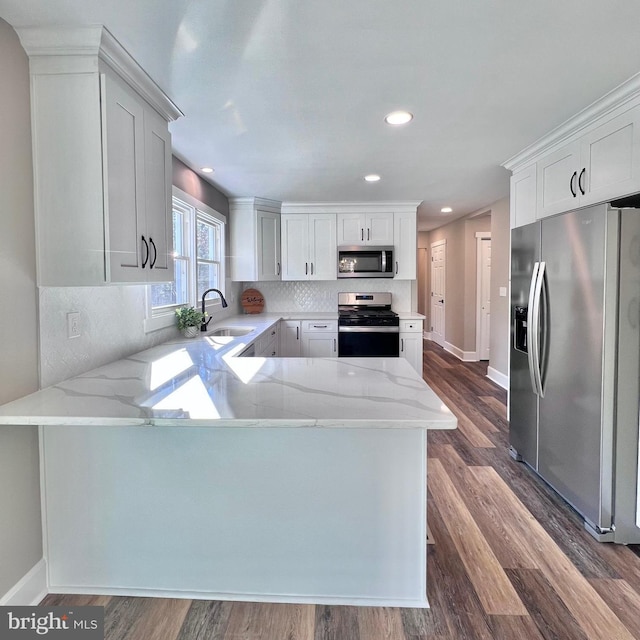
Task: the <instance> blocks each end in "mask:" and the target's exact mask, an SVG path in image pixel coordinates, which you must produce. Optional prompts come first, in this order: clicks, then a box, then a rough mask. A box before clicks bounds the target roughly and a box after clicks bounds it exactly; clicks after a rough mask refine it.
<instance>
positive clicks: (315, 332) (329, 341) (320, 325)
mask: <svg viewBox="0 0 640 640" xmlns="http://www.w3.org/2000/svg"><path fill="white" fill-rule="evenodd" d="M302 355H303V356H304V357H305V358H335V357H337V356H338V321H337V320H305V321H304V322H303V323H302Z"/></svg>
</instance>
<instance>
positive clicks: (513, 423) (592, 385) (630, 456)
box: [509, 205, 640, 543]
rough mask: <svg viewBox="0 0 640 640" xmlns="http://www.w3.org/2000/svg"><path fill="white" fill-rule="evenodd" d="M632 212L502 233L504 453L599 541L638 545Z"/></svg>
mask: <svg viewBox="0 0 640 640" xmlns="http://www.w3.org/2000/svg"><path fill="white" fill-rule="evenodd" d="M639 301H640V210H635V209H621V210H618V209H613V208H612V207H611V206H610V205H599V206H595V207H590V208H587V209H581V210H578V211H572V212H569V213H565V214H562V215H558V216H554V217H550V218H545V219H544V220H542V221H540V222H536V223H534V224H530V225H527V226H524V227H520V228H517V229H514V230H513V231H512V234H511V354H510V356H511V358H510V389H509V418H510V444H511V454H512V456H513V457H514V458H515V459H516V460H523V461H524V462H526V463H527V464H528V465H529V466H531V468H532V469H534V470H535V471H536V472H537V473H538V474H539V475H540V476H541V477H542V478H543V479H544V480H545V481H546V482H547V483H548V484H549V485H551V486H552V487H553V488H554V489H555V490H556V491H557V492H558V493H559V494H560V495H561V496H563V497H564V499H565V500H566V501H567V502H568V503H569V504H570V505H572V506H573V507H574V509H575V510H576V511H578V512H579V513H580V514H581V515H582V516H583V518H584V521H585V526H586V528H587V529H588V530H589V531H590V532H591V533H592V534H593V535H594V536H595V537H596V538H597V539H599V540H602V541H612V542H621V543H633V542H635V543H637V542H640V528H639V527H638V526H637V520H638V513H637V511H638V492H637V487H638V430H639V427H638V424H639V423H638V407H639V403H638V397H639V391H640V383H639V379H640V371H639V369H640V367H639V363H640V329H639V322H638V316H639V314H638V309H639Z"/></svg>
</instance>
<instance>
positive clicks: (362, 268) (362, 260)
mask: <svg viewBox="0 0 640 640" xmlns="http://www.w3.org/2000/svg"><path fill="white" fill-rule="evenodd" d="M338 278H393V247H360V246H341V247H338Z"/></svg>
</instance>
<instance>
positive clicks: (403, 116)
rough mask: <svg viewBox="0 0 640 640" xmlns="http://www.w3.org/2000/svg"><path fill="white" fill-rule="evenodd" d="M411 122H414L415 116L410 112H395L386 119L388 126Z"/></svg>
mask: <svg viewBox="0 0 640 640" xmlns="http://www.w3.org/2000/svg"><path fill="white" fill-rule="evenodd" d="M411 120H413V114H412V113H409V112H408V111H393V112H392V113H389V114H387V115H386V116H385V118H384V121H385V122H386V123H387V124H407V122H410V121H411Z"/></svg>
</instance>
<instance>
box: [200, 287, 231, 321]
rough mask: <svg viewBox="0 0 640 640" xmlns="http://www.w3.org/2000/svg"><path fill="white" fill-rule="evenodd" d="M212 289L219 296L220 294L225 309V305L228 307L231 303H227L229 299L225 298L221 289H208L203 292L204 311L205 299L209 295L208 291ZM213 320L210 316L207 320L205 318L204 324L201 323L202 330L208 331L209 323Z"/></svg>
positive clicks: (203, 311)
mask: <svg viewBox="0 0 640 640" xmlns="http://www.w3.org/2000/svg"><path fill="white" fill-rule="evenodd" d="M211 291H215V292H216V293H217V294H218V295H219V296H220V303H221V304H222V308H223V309H224V308H225V307H228V306H229V305H228V304H227V301H226V300H225V299H224V296H223V295H222V291H220V290H219V289H207V290H206V291H205V292H204V293H203V294H202V313H203V314H204V313H205V310H204V299H205V298H206V297H207V293H210V292H211ZM210 322H211V318H209V319H208V320H207V321H206V322H205V321H204V320H203V321H202V324H201V325H200V331H206V330H207V326H208V324H209V323H210Z"/></svg>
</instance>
